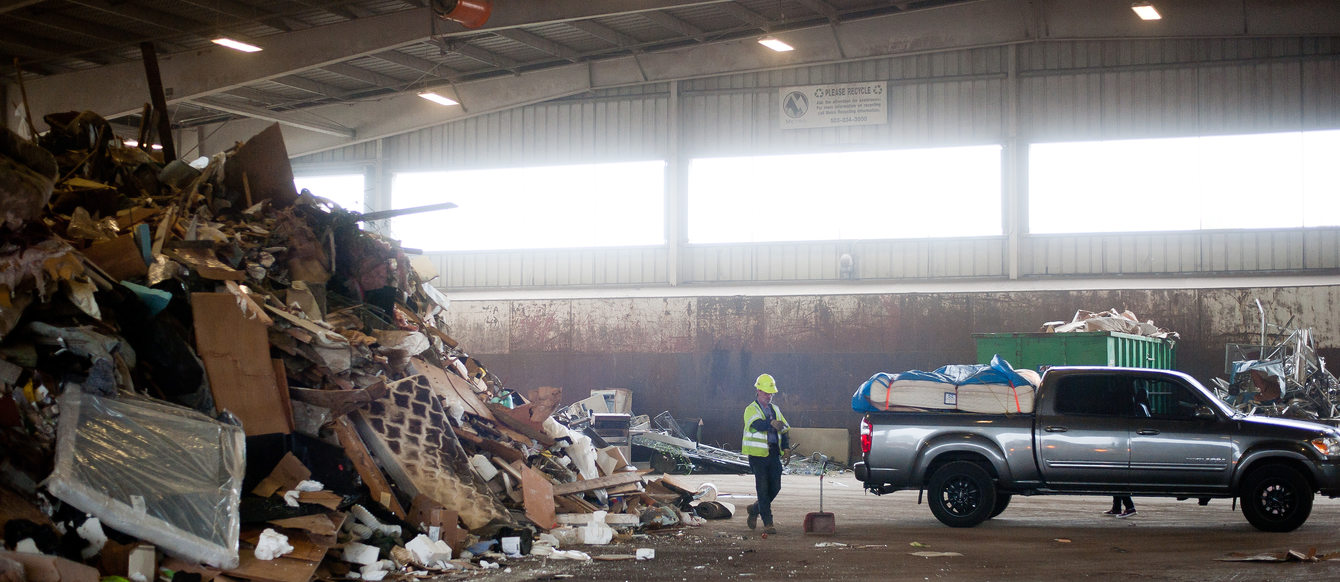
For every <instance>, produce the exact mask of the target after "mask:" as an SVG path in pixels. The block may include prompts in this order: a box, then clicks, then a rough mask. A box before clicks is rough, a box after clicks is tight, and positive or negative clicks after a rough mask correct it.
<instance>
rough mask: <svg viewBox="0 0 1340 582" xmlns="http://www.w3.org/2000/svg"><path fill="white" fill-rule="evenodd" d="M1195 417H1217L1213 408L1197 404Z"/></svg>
mask: <svg viewBox="0 0 1340 582" xmlns="http://www.w3.org/2000/svg"><path fill="white" fill-rule="evenodd" d="M1196 418H1197V419H1200V420H1214V419H1216V418H1218V416H1216V415H1215V414H1214V410H1213V409H1211V408H1210V407H1208V406H1197V407H1196Z"/></svg>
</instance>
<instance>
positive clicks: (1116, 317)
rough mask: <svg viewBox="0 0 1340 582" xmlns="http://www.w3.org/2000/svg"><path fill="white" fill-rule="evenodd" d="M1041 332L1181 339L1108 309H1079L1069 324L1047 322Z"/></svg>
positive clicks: (1148, 322) (1152, 323)
mask: <svg viewBox="0 0 1340 582" xmlns="http://www.w3.org/2000/svg"><path fill="white" fill-rule="evenodd" d="M1041 331H1042V332H1044V333H1069V332H1094V331H1115V332H1120V333H1128V334H1131V335H1142V336H1146V337H1152V338H1159V339H1173V340H1175V339H1180V338H1181V336H1180V335H1178V334H1177V332H1175V331H1168V330H1166V329H1163V328H1161V327H1159V326H1157V325H1154V322H1153V321H1152V320H1150V321H1140V318H1138V317H1136V316H1135V314H1134V313H1131V312H1130V311H1128V310H1123V311H1117V310H1116V309H1109V310H1107V311H1103V312H1101V313H1095V312H1092V311H1087V310H1084V309H1081V310H1079V311H1076V312H1075V316H1074V317H1072V318H1070V321H1069V322H1065V321H1048V322H1047V323H1044V324H1042V329H1041Z"/></svg>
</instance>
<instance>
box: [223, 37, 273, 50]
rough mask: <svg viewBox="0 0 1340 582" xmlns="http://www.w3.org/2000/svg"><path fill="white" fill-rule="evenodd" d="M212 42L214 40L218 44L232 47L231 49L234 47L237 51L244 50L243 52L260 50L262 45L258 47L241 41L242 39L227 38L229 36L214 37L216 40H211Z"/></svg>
mask: <svg viewBox="0 0 1340 582" xmlns="http://www.w3.org/2000/svg"><path fill="white" fill-rule="evenodd" d="M211 42H213V43H214V44H217V45H219V46H226V47H228V48H230V49H233V50H235V51H242V52H244V53H254V52H260V50H261V47H258V46H256V45H254V44H247V43H245V42H242V41H240V40H233V39H231V38H227V37H219V38H216V39H214V40H213V41H211Z"/></svg>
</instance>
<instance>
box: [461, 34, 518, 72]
mask: <svg viewBox="0 0 1340 582" xmlns="http://www.w3.org/2000/svg"><path fill="white" fill-rule="evenodd" d="M442 48H445V49H446V50H448V51H451V52H453V53H456V54H458V55H461V56H466V57H470V58H472V59H474V60H476V61H479V62H481V63H484V64H486V65H492V66H494V67H498V68H499V69H507V70H509V71H512V72H516V70H517V68H519V67H520V66H521V62H520V61H515V60H512V59H509V58H507V57H504V56H502V55H500V54H497V53H495V52H493V51H489V50H485V49H482V48H479V47H477V46H475V45H472V44H470V43H468V42H465V41H463V40H448V41H445V42H444V43H443V44H442Z"/></svg>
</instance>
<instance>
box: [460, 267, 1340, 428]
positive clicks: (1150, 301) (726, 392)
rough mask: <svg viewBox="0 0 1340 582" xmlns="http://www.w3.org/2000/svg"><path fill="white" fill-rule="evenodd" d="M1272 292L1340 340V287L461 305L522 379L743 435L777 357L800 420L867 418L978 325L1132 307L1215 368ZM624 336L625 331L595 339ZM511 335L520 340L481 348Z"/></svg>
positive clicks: (508, 374)
mask: <svg viewBox="0 0 1340 582" xmlns="http://www.w3.org/2000/svg"><path fill="white" fill-rule="evenodd" d="M1257 297H1259V298H1260V299H1261V301H1262V303H1263V304H1264V305H1266V307H1267V314H1268V317H1269V318H1270V320H1271V321H1272V322H1274V323H1278V324H1283V323H1284V322H1285V321H1286V320H1288V319H1289V316H1290V315H1295V316H1296V319H1295V323H1294V325H1307V326H1311V327H1313V328H1314V330H1315V332H1316V337H1317V341H1318V345H1319V346H1321V347H1322V348H1324V349H1333V348H1336V347H1340V286H1328V287H1295V288H1270V287H1263V288H1250V289H1201V290H1121V291H1116V290H1111V291H1109V290H1079V291H1036V292H1008V293H925V294H896V295H874V294H871V295H827V296H814V295H806V296H794V297H766V298H765V297H698V298H687V299H682V300H681V299H676V300H666V299H663V298H625V299H618V300H611V301H608V302H607V301H605V300H590V299H586V300H552V301H513V302H507V303H501V304H494V303H490V302H475V301H470V302H466V301H454V302H453V306H452V310H450V311H449V312H448V314H447V316H446V317H447V320H448V323H449V324H450V325H451V326H452V329H453V330H454V331H455V332H456V335H455V337H456V339H457V340H459V341H460V342H461V345H462V347H463V348H464V349H466V350H467V351H468V352H470V353H471V354H472V355H474V356H476V357H478V358H480V360H482V361H483V362H484V363H485V364H486V365H488V366H489V369H490V370H492V371H493V372H495V373H497V374H498V375H499V376H500V377H501V378H503V381H504V383H505V385H507V386H508V387H513V388H521V389H525V388H533V387H536V386H541V385H550V386H562V387H563V388H564V389H565V396H566V397H567V398H568V399H569V400H576V399H577V398H579V397H580V396H581V395H582V394H586V393H587V391H589V390H592V389H598V388H627V389H629V390H632V391H633V405H634V411H635V412H636V413H638V414H648V415H655V414H657V413H660V412H662V411H669V412H670V413H671V414H673V415H675V416H676V417H694V418H702V419H703V420H704V423H705V425H704V427H703V436H704V441H705V442H707V443H709V444H715V445H724V446H726V447H728V448H738V447H739V442H738V441H739V438H740V435H739V431H740V426H739V425H740V415H741V413H742V411H743V409H744V406H745V405H746V404H748V402H749V400H750V399H751V398H752V397H753V389H752V385H753V381H754V377H755V376H757V375H758V374H759V373H761V372H768V373H771V374H773V375H774V376H776V378H777V382H778V385H779V387H780V392H779V396H778V403H779V404H780V405H781V406H783V410H784V411H785V412H786V414H787V416H788V417H790V418H791V420H792V421H793V422H794V423H795V424H797V425H799V426H816V427H840V428H848V429H852V428H854V427H855V425H856V422H857V419H858V418H859V415H857V414H856V413H854V412H852V411H851V408H850V402H851V394H852V392H853V391H854V390H855V389H856V387H857V386H858V385H859V384H860V383H861V382H863V381H864V380H866V379H867V378H869V377H870V376H871V375H872V374H874V373H876V372H880V371H901V370H908V369H930V368H935V367H939V366H941V365H944V364H948V363H965V362H971V361H974V360H975V358H976V347H975V344H974V341H973V339H972V337H971V334H973V333H988V332H1017V331H1036V330H1037V329H1038V327H1039V326H1040V324H1042V323H1043V322H1046V321H1051V320H1065V321H1069V320H1070V319H1071V317H1072V316H1073V315H1074V313H1075V311H1076V310H1078V309H1088V310H1104V309H1109V308H1115V309H1129V310H1130V311H1132V312H1134V313H1135V314H1136V315H1137V316H1139V317H1140V318H1141V319H1147V320H1153V321H1154V323H1155V324H1157V325H1159V326H1161V327H1164V328H1168V329H1172V330H1174V331H1177V332H1179V333H1181V335H1182V341H1181V342H1180V343H1179V344H1178V348H1177V360H1178V368H1179V369H1181V370H1184V371H1186V372H1188V373H1190V374H1192V375H1193V376H1195V377H1197V378H1199V379H1201V380H1202V381H1208V380H1209V378H1212V377H1222V375H1223V374H1222V367H1223V350H1224V344H1225V343H1228V342H1236V343H1250V342H1255V341H1256V338H1257V335H1258V334H1259V328H1260V323H1259V315H1258V314H1257V311H1256V306H1255V303H1254V301H1253V300H1254V298H1257ZM465 304H483V305H497V306H498V311H497V313H509V314H510V318H509V320H510V323H509V324H508V325H509V327H508V328H507V329H505V330H503V329H500V328H501V327H502V322H501V321H496V322H489V321H484V322H481V321H475V320H477V319H480V318H488V317H491V314H492V313H494V312H493V311H490V310H489V309H487V308H480V307H478V306H477V305H470V306H468V307H466V306H465ZM680 318H682V321H681V320H680ZM653 328H667V329H671V330H673V331H671V332H668V334H665V335H659V336H658V335H657V333H658V332H656V331H655V329H653ZM649 329H650V330H651V331H648V330H649ZM474 333H483V334H485V335H484V336H472V335H471V334H474ZM494 334H498V335H505V338H506V339H499V338H498V337H492V336H493V335H494ZM685 334H687V337H682V336H684V335H685ZM598 336H599V337H598ZM601 337H603V338H604V339H601ZM577 338H581V339H577ZM611 338H613V340H614V341H617V343H618V345H617V346H610V349H608V350H587V349H585V348H589V347H591V346H598V345H600V343H602V342H603V343H605V344H606V345H609V344H611V341H612V340H611ZM499 345H502V346H507V347H508V349H506V350H504V351H499V352H491V351H485V350H481V349H477V348H476V347H474V346H499ZM579 345H580V346H584V348H583V349H579V348H578V346H579ZM1337 363H1340V362H1330V364H1331V366H1330V367H1331V368H1332V369H1334V368H1336V367H1337V366H1336V364H1337Z"/></svg>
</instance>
